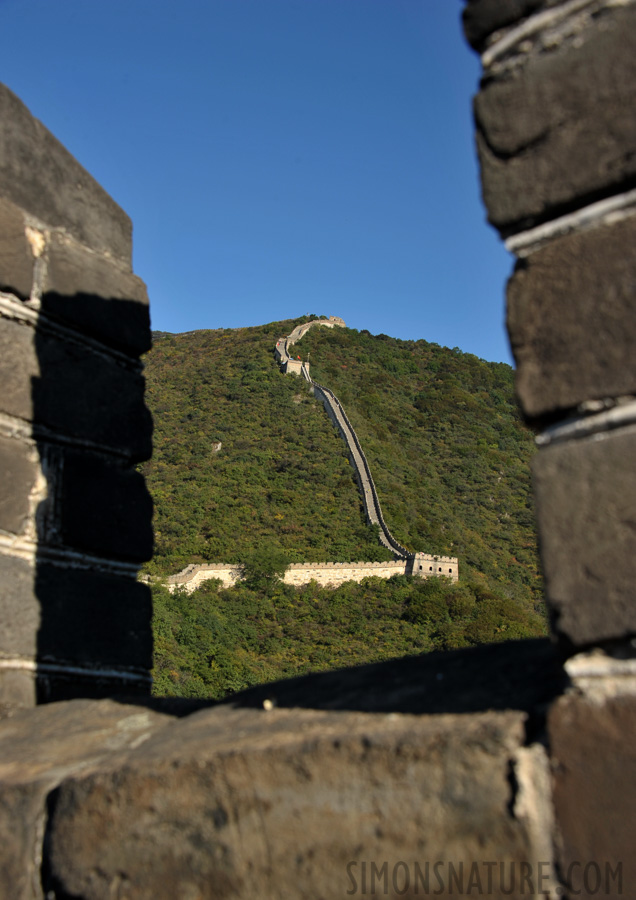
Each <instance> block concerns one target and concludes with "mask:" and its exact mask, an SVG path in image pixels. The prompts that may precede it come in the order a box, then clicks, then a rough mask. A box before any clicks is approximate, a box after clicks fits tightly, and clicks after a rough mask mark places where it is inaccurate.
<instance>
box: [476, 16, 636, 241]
mask: <svg viewBox="0 0 636 900" xmlns="http://www.w3.org/2000/svg"><path fill="white" fill-rule="evenodd" d="M580 40H581V41H582V44H581V46H577V47H575V46H574V45H573V44H563V45H562V46H561V47H559V48H558V49H555V50H552V51H551V52H549V53H543V54H540V55H538V56H533V57H532V58H531V59H529V61H528V62H527V63H526V65H525V66H524V67H523V68H521V69H520V70H515V71H514V73H513V74H510V75H508V76H505V77H502V78H500V79H495V80H493V81H491V82H489V83H488V84H487V85H486V86H485V87H484V88H483V89H482V91H481V92H480V93H479V94H478V95H477V97H476V99H475V117H476V123H477V129H478V134H477V144H478V150H479V157H480V161H481V177H482V185H483V193H484V201H485V203H486V207H487V209H488V214H489V221H490V222H492V224H493V225H495V226H496V227H497V228H499V229H500V230H501V231H502V232H503V233H504V234H508V233H510V232H514V231H517V230H521V229H522V228H525V227H528V226H531V225H533V224H536V223H537V222H541V221H545V220H546V219H548V218H550V217H552V216H555V215H557V214H560V213H563V212H567V211H569V210H571V209H573V208H578V207H580V206H584V205H585V204H586V203H589V202H591V201H593V200H596V199H599V198H600V197H604V196H609V195H611V194H614V193H616V192H618V191H620V190H627V189H628V188H631V187H633V186H634V184H635V183H636V153H635V152H634V151H635V149H636V117H634V115H633V85H634V83H635V82H636V7H634V6H630V7H627V8H623V9H614V10H612V11H611V12H610V11H606V12H605V13H604V14H603V15H602V16H599V17H598V18H597V19H595V20H594V22H593V24H592V25H590V26H589V27H588V28H587V29H586V30H585V31H584V32H583V33H582V34H581V35H580Z"/></svg>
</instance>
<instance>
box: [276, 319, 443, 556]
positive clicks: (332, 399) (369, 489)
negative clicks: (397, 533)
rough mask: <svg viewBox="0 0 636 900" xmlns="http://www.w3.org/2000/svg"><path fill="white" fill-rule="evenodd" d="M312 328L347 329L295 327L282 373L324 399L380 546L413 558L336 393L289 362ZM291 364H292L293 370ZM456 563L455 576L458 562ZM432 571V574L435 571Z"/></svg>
mask: <svg viewBox="0 0 636 900" xmlns="http://www.w3.org/2000/svg"><path fill="white" fill-rule="evenodd" d="M313 325H326V326H327V327H328V328H333V327H334V325H338V326H340V327H341V328H342V327H346V326H345V323H344V320H343V319H341V318H340V317H339V316H330V317H329V319H328V320H323V319H317V320H315V321H313V322H308V323H306V324H305V325H298V326H297V327H296V328H294V330H293V331H292V333H291V334H290V335H288V336H287V337H286V338H279V340H278V341H277V342H276V358H277V359H278V360H279V362H280V363H281V367H282V370H283V372H285V374H288V373H290V372H291V373H293V374H297V375H302V376H303V377H304V378H305V380H306V381H307V382H309V384H310V385H311V388H312V391H313V393H314V396H315V397H318V398H319V399H320V400H322V402H323V405H324V407H325V410H326V411H327V415H328V416H329V418H330V419H331V421H332V422H333V423H334V425H335V426H336V428H337V429H338V431H339V432H340V436H341V438H342V439H343V441H344V442H345V444H346V445H347V447H348V449H349V461H350V462H351V465H352V466H353V468H354V470H355V473H356V480H357V482H358V488H359V490H360V494H361V496H362V502H363V504H364V511H365V515H366V518H367V522H368V523H369V524H370V525H377V526H378V527H379V529H380V531H379V538H380V543H381V544H384V546H385V547H386V548H387V549H388V550H390V551H391V552H392V553H393V555H394V556H395V557H396V558H397V559H412V558H413V555H414V554H413V553H412V551H410V550H407V549H406V547H403V546H402V544H400V543H398V541H396V540H395V538H394V537H393V535H392V534H391V532H390V531H389V527H388V525H387V524H386V522H385V520H384V516H383V515H382V508H381V506H380V499H379V497H378V492H377V490H376V487H375V482H374V481H373V477H372V475H371V469H370V468H369V463H368V462H367V458H366V456H365V455H364V452H363V450H362V445H361V444H360V441H359V439H358V435H357V434H356V432H355V430H354V428H353V426H352V424H351V422H350V421H349V418H348V416H347V414H346V412H345V410H344V407H343V406H342V404H341V403H340V401H339V400H338V398H337V397H336V395H335V394H334V392H333V391H331V390H330V389H329V388H327V387H325V386H324V385H322V384H318V382H317V381H314V379H313V378H312V377H311V375H310V374H309V363H308V362H306V363H303V362H301V361H300V360H290V359H289V357H288V356H287V348H288V347H289V346H290V344H294V343H296V341H299V340H300V339H301V338H302V337H303V335H305V334H307V332H308V331H309V329H310V328H311V327H312V326H313ZM283 351H284V355H283ZM290 363H292V364H293V365H292V366H291V367H290ZM454 563H455V573H456V569H457V560H455V561H454ZM422 571H423V569H422ZM430 571H432V568H431V570H430Z"/></svg>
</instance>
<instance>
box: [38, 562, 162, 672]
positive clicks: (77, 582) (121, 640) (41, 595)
mask: <svg viewBox="0 0 636 900" xmlns="http://www.w3.org/2000/svg"><path fill="white" fill-rule="evenodd" d="M34 593H35V597H36V598H37V599H36V600H35V602H37V604H38V605H39V607H40V628H39V631H38V635H37V653H38V658H39V659H41V660H43V661H50V662H67V663H74V664H77V665H81V666H88V667H89V668H93V667H94V668H96V669H99V668H104V667H106V668H117V667H123V668H137V669H145V670H150V669H151V667H152V632H151V627H150V620H151V617H152V600H151V595H150V589H149V588H148V587H147V586H146V585H145V584H140V583H139V582H137V581H135V580H133V579H132V578H125V577H119V576H116V575H110V574H106V573H102V572H96V571H90V570H87V569H75V568H70V567H69V566H55V565H48V564H44V563H41V564H39V565H38V567H37V571H36V578H35V586H34ZM31 602H34V601H31Z"/></svg>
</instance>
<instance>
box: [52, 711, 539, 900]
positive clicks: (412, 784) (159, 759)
mask: <svg viewBox="0 0 636 900" xmlns="http://www.w3.org/2000/svg"><path fill="white" fill-rule="evenodd" d="M522 741H523V717H522V715H520V714H518V713H486V714H483V715H474V716H470V715H469V716H459V717H455V716H438V717H429V718H425V719H422V718H416V717H412V716H400V715H395V714H394V715H389V716H385V715H364V714H356V713H321V712H302V713H301V712H298V711H295V712H288V711H285V710H273V711H271V712H263V711H261V712H257V711H254V710H232V709H227V708H216V709H212V710H205V711H202V712H200V713H196V714H194V715H193V716H191V717H189V719H187V720H186V721H185V722H181V723H180V724H179V727H178V728H170V729H167V730H164V731H163V732H162V733H159V734H157V735H156V736H155V737H154V738H150V739H149V740H148V741H146V742H145V743H144V744H143V745H142V746H141V747H140V748H139V749H138V750H136V751H134V752H133V753H129V754H127V756H126V764H125V766H117V767H116V768H115V766H114V765H113V762H112V761H111V764H110V767H109V768H110V771H96V772H92V773H90V774H88V775H87V776H85V777H82V776H79V777H75V778H69V779H67V780H66V781H65V782H64V783H63V784H61V785H60V788H59V790H58V791H57V793H56V795H55V798H54V804H53V806H52V809H51V815H50V818H49V822H48V830H47V840H46V847H47V878H48V880H47V881H46V882H45V886H46V887H47V888H52V889H54V890H55V891H57V892H58V896H59V895H62V896H78V897H79V896H81V897H83V898H86V900H98V898H99V900H102V898H103V900H106V898H110V897H112V895H113V894H112V891H113V888H114V886H115V885H117V886H118V887H120V889H121V890H122V891H125V896H126V897H128V898H135V900H142V898H144V900H145V898H148V900H151V898H152V900H157V898H164V897H165V898H173V897H198V898H202V900H203V898H222V897H233V898H241V897H245V898H250V900H252V898H254V897H260V898H270V897H271V898H274V897H276V898H290V900H291V898H294V900H299V898H316V897H329V898H332V897H342V896H346V892H347V890H350V889H351V888H352V883H353V882H352V879H356V880H357V884H358V891H359V890H360V872H361V863H362V862H363V861H369V863H370V861H372V860H374V861H376V862H377V863H378V864H379V865H382V863H383V861H387V863H388V866H389V867H390V869H389V870H390V871H392V867H393V865H394V864H395V863H396V862H397V861H399V860H409V861H415V860H418V861H420V862H421V864H422V865H424V864H425V861H426V860H437V859H462V860H464V861H465V865H467V866H470V863H471V862H472V861H473V860H476V861H481V860H484V859H499V858H506V859H509V860H520V859H523V860H529V859H536V858H537V853H536V848H535V846H534V845H533V842H532V839H531V837H530V829H529V826H528V822H527V821H526V820H525V819H523V818H516V817H515V815H514V812H512V811H511V807H512V806H513V805H514V803H513V797H512V788H511V783H510V781H509V777H508V776H509V768H510V765H511V760H512V758H513V757H514V755H515V753H516V752H517V751H518V748H519V746H520V743H521V742H522ZM348 864H349V865H350V868H349V870H347V865H348Z"/></svg>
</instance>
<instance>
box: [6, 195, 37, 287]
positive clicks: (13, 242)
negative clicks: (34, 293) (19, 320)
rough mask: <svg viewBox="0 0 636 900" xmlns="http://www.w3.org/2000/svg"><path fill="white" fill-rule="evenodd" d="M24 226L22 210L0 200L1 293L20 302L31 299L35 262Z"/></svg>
mask: <svg viewBox="0 0 636 900" xmlns="http://www.w3.org/2000/svg"><path fill="white" fill-rule="evenodd" d="M25 224H26V223H25V221H24V213H23V212H22V210H20V209H18V207H17V206H14V205H13V203H10V202H9V201H8V200H6V199H5V198H4V197H0V291H6V292H7V293H11V294H15V295H16V296H18V297H20V298H21V299H22V300H25V299H26V298H27V297H30V296H31V285H32V283H33V262H34V259H33V253H32V252H31V247H30V246H29V242H28V241H27V238H26V232H25Z"/></svg>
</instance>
